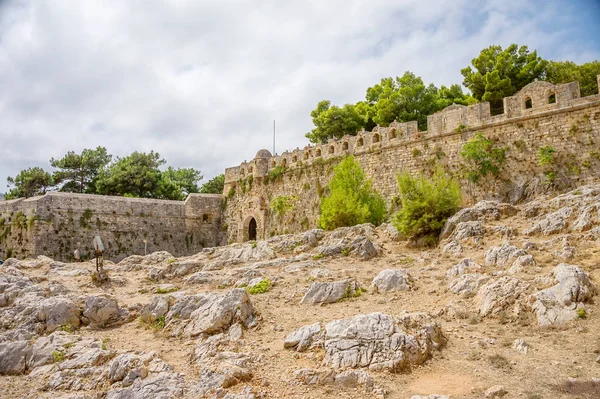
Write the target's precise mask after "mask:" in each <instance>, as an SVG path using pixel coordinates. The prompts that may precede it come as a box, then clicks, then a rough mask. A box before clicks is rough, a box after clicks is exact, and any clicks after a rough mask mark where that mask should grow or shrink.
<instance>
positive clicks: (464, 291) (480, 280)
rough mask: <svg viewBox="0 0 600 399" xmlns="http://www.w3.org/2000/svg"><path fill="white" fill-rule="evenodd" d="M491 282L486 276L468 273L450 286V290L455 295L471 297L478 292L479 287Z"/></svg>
mask: <svg viewBox="0 0 600 399" xmlns="http://www.w3.org/2000/svg"><path fill="white" fill-rule="evenodd" d="M489 280H490V277H489V276H487V275H485V274H478V273H468V274H461V275H460V276H459V277H458V278H455V279H454V280H452V281H451V282H450V283H449V284H448V289H449V290H450V291H452V292H453V293H455V294H459V295H464V296H471V295H473V294H474V293H476V292H477V290H478V289H479V287H481V286H482V285H484V284H485V283H487V282H488V281H489Z"/></svg>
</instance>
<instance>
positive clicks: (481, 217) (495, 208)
mask: <svg viewBox="0 0 600 399" xmlns="http://www.w3.org/2000/svg"><path fill="white" fill-rule="evenodd" d="M517 212H518V210H517V208H515V207H514V206H512V205H510V204H505V203H499V202H495V201H479V202H478V203H477V204H475V205H474V206H473V207H471V208H465V209H461V210H460V211H458V212H456V214H454V215H453V216H452V217H450V218H449V219H448V220H447V221H446V224H445V225H444V228H443V229H442V233H441V235H440V239H444V238H447V237H449V236H450V234H452V232H453V231H454V229H455V228H456V226H457V225H458V224H459V223H461V222H471V221H486V220H499V219H500V218H501V217H507V216H512V215H514V214H516V213H517Z"/></svg>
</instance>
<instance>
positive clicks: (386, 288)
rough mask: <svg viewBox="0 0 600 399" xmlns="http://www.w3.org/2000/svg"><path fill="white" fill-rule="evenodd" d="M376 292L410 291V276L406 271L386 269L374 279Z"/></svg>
mask: <svg viewBox="0 0 600 399" xmlns="http://www.w3.org/2000/svg"><path fill="white" fill-rule="evenodd" d="M373 288H374V289H375V292H392V291H408V290H410V276H409V274H408V271H407V270H404V269H386V270H382V271H381V272H379V274H378V275H377V276H376V277H375V278H374V279H373Z"/></svg>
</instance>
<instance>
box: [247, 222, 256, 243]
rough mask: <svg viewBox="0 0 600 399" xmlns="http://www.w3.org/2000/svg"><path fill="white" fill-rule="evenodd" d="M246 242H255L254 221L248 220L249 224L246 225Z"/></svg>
mask: <svg viewBox="0 0 600 399" xmlns="http://www.w3.org/2000/svg"><path fill="white" fill-rule="evenodd" d="M248 240H249V241H256V219H254V218H252V219H250V223H249V224H248Z"/></svg>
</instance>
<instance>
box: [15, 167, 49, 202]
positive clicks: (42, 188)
mask: <svg viewBox="0 0 600 399" xmlns="http://www.w3.org/2000/svg"><path fill="white" fill-rule="evenodd" d="M6 180H7V182H8V187H9V188H10V191H9V192H8V193H6V194H4V199H7V200H9V199H15V198H23V197H24V198H29V197H34V196H36V195H43V194H45V193H46V190H48V188H50V187H52V186H53V185H54V182H53V180H52V175H51V174H50V173H48V172H46V171H44V169H42V168H40V167H33V168H28V169H25V170H22V171H21V172H19V174H18V175H16V176H15V177H14V178H12V177H9V178H8V179H6Z"/></svg>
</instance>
